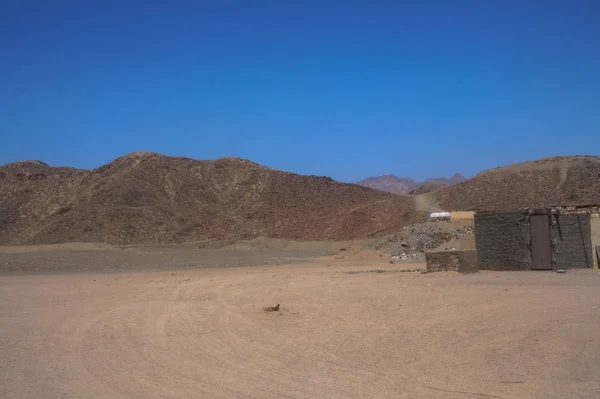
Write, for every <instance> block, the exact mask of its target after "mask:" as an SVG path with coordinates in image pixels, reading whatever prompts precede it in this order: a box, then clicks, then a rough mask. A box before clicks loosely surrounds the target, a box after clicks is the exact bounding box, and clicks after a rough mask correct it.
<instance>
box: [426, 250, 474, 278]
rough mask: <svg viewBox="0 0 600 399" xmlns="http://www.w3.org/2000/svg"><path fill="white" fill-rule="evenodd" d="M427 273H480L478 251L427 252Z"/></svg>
mask: <svg viewBox="0 0 600 399" xmlns="http://www.w3.org/2000/svg"><path fill="white" fill-rule="evenodd" d="M425 260H426V261H427V272H428V273H429V272H440V271H456V272H460V273H475V272H478V271H479V265H478V261H477V251H440V252H427V253H426V254H425Z"/></svg>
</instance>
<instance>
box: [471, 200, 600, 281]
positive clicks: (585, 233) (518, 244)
mask: <svg viewBox="0 0 600 399" xmlns="http://www.w3.org/2000/svg"><path fill="white" fill-rule="evenodd" d="M474 222H475V244H476V247H477V252H478V258H479V268H480V269H487V270H556V269H569V268H592V267H596V268H597V267H598V260H597V256H596V250H595V248H596V247H597V246H600V207H598V206H581V207H559V206H556V207H552V208H545V209H527V210H522V211H514V212H477V213H476V214H475V218H474Z"/></svg>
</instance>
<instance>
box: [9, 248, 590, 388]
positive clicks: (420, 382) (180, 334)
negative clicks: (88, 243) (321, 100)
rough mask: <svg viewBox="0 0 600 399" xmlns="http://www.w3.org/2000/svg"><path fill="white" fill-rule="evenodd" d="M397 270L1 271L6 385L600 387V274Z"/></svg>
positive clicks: (336, 264) (333, 266)
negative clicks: (272, 307)
mask: <svg viewBox="0 0 600 399" xmlns="http://www.w3.org/2000/svg"><path fill="white" fill-rule="evenodd" d="M327 264H329V266H327ZM397 267H398V266H397V265H389V264H387V266H385V267H384V266H382V265H377V268H378V269H382V268H386V269H387V270H388V272H380V273H375V272H372V271H371V272H370V271H369V270H372V269H373V265H370V264H366V263H365V264H361V263H360V262H358V263H348V262H347V261H346V260H345V259H338V260H337V261H332V262H328V263H323V261H322V260H320V261H318V262H316V261H315V263H313V264H303V265H286V266H283V265H282V266H279V267H277V266H274V267H248V268H226V269H201V270H198V269H196V270H183V271H177V272H171V271H158V272H152V273H128V274H123V273H102V274H94V273H87V272H86V273H69V274H65V273H63V274H51V275H21V276H15V275H3V276H0V331H1V334H0V397H2V398H61V399H62V398H78V399H79V398H269V397H272V398H279V397H287V398H343V397H348V398H398V397H406V398H474V399H477V398H494V397H498V398H533V397H537V398H567V397H578V398H596V397H600V379H599V378H598V368H599V367H600V337H599V336H598V331H599V328H600V276H599V275H598V273H596V272H593V271H587V270H586V271H568V272H567V273H566V274H551V273H533V272H520V273H519V272H514V273H513V272H481V273H479V274H475V275H467V276H463V275H459V274H455V273H437V274H427V275H422V274H419V273H415V272H412V273H407V272H398V271H396V270H395V268H397ZM348 271H354V272H356V273H352V274H349V273H347V272H348ZM277 303H280V304H281V311H280V312H270V313H266V312H264V311H262V307H263V306H265V305H275V304H277Z"/></svg>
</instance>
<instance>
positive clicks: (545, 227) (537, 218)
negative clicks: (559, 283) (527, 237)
mask: <svg viewBox="0 0 600 399" xmlns="http://www.w3.org/2000/svg"><path fill="white" fill-rule="evenodd" d="M529 223H530V228H531V263H532V264H531V268H532V269H533V270H549V269H552V247H551V240H552V237H551V235H550V217H549V216H548V215H534V216H531V219H530V221H529Z"/></svg>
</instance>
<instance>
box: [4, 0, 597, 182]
mask: <svg viewBox="0 0 600 399" xmlns="http://www.w3.org/2000/svg"><path fill="white" fill-rule="evenodd" d="M599 21H600V1H597V0H588V1H583V0H563V1H555V0H554V1H553V0H544V1H541V0H540V1H534V0H517V1H513V0H472V1H467V0H439V1H426V0H414V1H401V0H396V1H391V0H390V1H376V0H371V1H367V0H364V1H353V0H345V1H342V0H340V1H331V0H330V1H328V0H321V1H313V0H302V1H292V0H289V1H287V0H272V1H262V0H253V1H250V0H239V1H234V0H196V1H177V0H171V1H166V0H163V1H141V0H139V1H132V0H120V1H109V0H103V1H91V0H90V1H85V0H79V1H62V0H53V1H49V0H48V1H46V0H39V1H28V0H2V1H0V164H4V163H8V162H12V161H16V160H22V159H39V160H42V161H45V162H47V163H49V164H52V165H71V166H77V167H82V168H92V167H97V166H99V165H101V164H104V163H107V162H109V161H111V160H112V159H114V158H116V157H118V156H121V155H123V154H125V153H128V152H132V151H137V150H147V151H156V152H161V153H165V154H168V155H183V156H189V157H193V158H198V159H212V158H218V157H221V156H239V157H243V158H248V159H251V160H253V161H255V162H258V163H262V164H265V165H268V166H271V167H275V168H278V169H283V170H288V171H293V172H297V173H303V174H318V175H328V176H331V177H333V178H335V179H337V180H341V181H355V180H359V179H361V178H364V177H366V176H373V175H381V174H387V173H393V174H396V175H399V176H410V177H414V178H425V177H428V176H432V177H433V176H439V175H448V174H451V173H453V172H455V171H459V172H463V173H464V174H466V175H472V174H474V173H476V172H478V171H480V170H482V169H486V168H490V167H494V166H497V165H501V164H508V163H512V162H516V161H522V160H527V159H534V158H540V157H543V156H549V155H558V154H562V155H567V154H585V153H587V154H599V153H600V147H599V146H598V144H599V140H598V139H599V138H600V134H599V133H600V22H599Z"/></svg>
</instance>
